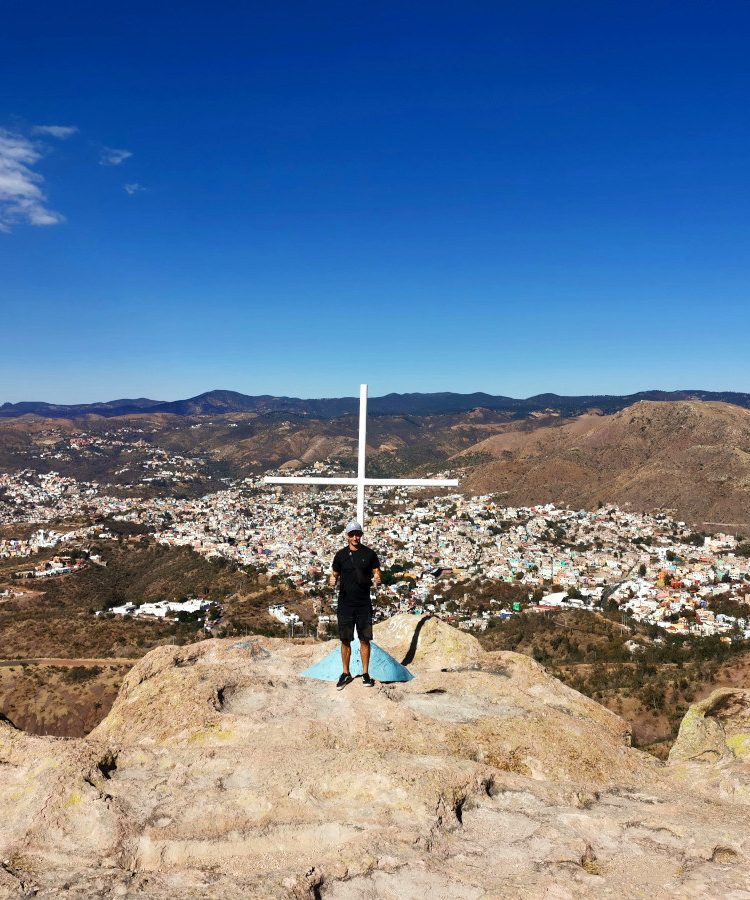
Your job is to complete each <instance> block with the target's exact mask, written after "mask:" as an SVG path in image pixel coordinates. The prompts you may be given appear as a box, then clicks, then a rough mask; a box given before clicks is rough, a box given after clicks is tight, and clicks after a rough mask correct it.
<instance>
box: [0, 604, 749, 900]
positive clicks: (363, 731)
mask: <svg viewBox="0 0 750 900" xmlns="http://www.w3.org/2000/svg"><path fill="white" fill-rule="evenodd" d="M417 628H419V632H418V633H417V635H416V639H415V637H414V635H415V631H416V629H417ZM375 640H376V641H377V643H378V644H379V645H380V646H382V647H383V648H384V649H386V650H387V651H388V652H389V653H391V655H393V656H394V657H395V658H396V659H397V660H399V662H404V661H406V660H408V662H405V664H407V665H408V666H409V669H410V671H411V672H412V673H413V674H414V675H415V676H416V677H415V678H414V680H412V681H410V682H406V683H402V684H379V685H377V686H376V687H375V688H370V689H368V688H365V687H364V686H363V685H362V684H361V681H360V680H359V679H356V680H355V681H354V683H353V684H351V685H349V686H348V687H347V688H346V689H345V690H343V691H340V692H339V691H336V689H335V687H334V686H333V685H332V684H330V683H328V682H321V681H314V680H309V679H303V678H300V677H299V673H300V672H302V671H303V670H305V669H306V668H308V667H309V666H310V665H312V664H314V663H315V662H317V661H318V660H320V659H322V658H323V657H324V656H325V655H326V654H327V653H329V652H330V651H331V649H332V647H333V646H335V645H331V644H316V643H299V644H292V643H289V642H285V641H282V640H278V639H270V638H248V639H245V640H236V639H234V640H232V639H229V640H221V641H216V640H212V641H205V642H202V643H200V644H195V645H192V646H189V647H181V648H177V647H162V648H159V649H157V650H154V651H153V652H151V653H149V654H148V655H147V656H146V657H145V658H144V659H143V660H142V661H141V662H140V663H139V664H138V665H137V666H135V667H134V668H133V670H132V671H131V672H130V674H129V675H128V677H127V678H126V680H125V682H124V684H123V686H122V689H121V691H120V695H119V697H118V699H117V702H116V703H115V705H114V707H113V708H112V710H111V712H110V713H109V715H108V716H107V718H106V719H105V720H104V721H103V722H102V723H101V724H100V725H99V726H98V727H97V728H96V729H95V730H94V731H93V732H92V733H91V734H90V735H89V736H88V737H86V738H82V739H79V740H63V739H53V738H41V737H31V736H28V735H25V734H23V733H22V732H19V731H17V730H15V729H14V728H13V727H12V725H10V724H8V723H7V722H0V809H2V810H3V821H2V825H0V862H1V865H0V896H1V897H24V896H29V895H30V894H31V893H32V892H36V893H35V896H37V897H59V896H67V897H87V898H89V897H98V896H101V897H133V898H135V897H139V898H140V897H156V898H183V897H184V898H187V897H191V898H192V897H197V896H200V897H217V898H218V897H222V898H227V897H229V898H234V897H243V898H244V897H285V896H286V897H298V898H302V897H324V898H329V897H330V898H363V900H364V898H373V897H377V898H381V897H382V898H394V900H395V898H398V900H403V898H423V897H426V896H430V897H432V898H464V897H466V898H480V897H482V898H483V897H506V896H508V897H539V896H548V897H556V898H558V897H559V898H565V897H570V898H573V897H579V896H590V897H601V896H606V895H608V894H609V895H613V896H614V895H617V896H632V895H635V896H642V895H645V894H649V895H653V896H719V895H732V892H734V895H735V896H742V895H743V894H742V892H743V891H748V890H750V881H749V879H748V875H747V872H748V865H747V863H748V856H749V855H750V838H749V837H748V829H747V827H746V822H747V814H748V809H747V807H746V806H745V805H744V798H745V794H744V793H743V791H742V790H740V789H738V788H737V785H741V783H742V778H743V777H744V773H746V762H745V761H743V759H742V758H741V756H740V755H739V754H736V753H734V752H733V751H731V745H732V740H731V738H732V735H730V736H729V737H730V740H729V741H728V743H729V745H730V752H731V756H730V755H726V756H725V755H721V754H720V756H719V757H717V758H716V759H715V760H711V759H703V760H702V761H700V762H694V761H691V760H685V761H680V760H676V759H675V760H674V761H673V763H672V764H670V765H668V766H665V765H663V764H662V763H659V762H658V761H657V760H655V759H653V758H652V757H650V756H647V755H645V754H643V753H640V752H639V751H637V750H634V749H632V748H631V747H630V745H629V733H628V728H627V725H626V724H625V723H624V722H623V721H622V720H621V719H619V718H618V717H617V716H615V715H614V714H612V713H611V712H609V711H607V710H606V709H604V708H603V707H601V706H599V705H598V704H596V703H594V702H593V701H591V700H589V699H587V698H585V697H583V696H581V695H580V694H578V693H576V692H575V691H573V690H571V689H570V688H568V687H566V686H565V685H563V684H562V683H560V682H559V681H557V680H556V679H554V678H552V677H550V676H549V675H548V674H547V673H546V672H545V670H544V669H543V668H542V667H541V666H539V665H538V664H537V663H535V662H534V661H533V660H531V659H529V658H528V657H525V656H522V655H519V654H514V653H483V652H482V650H481V647H480V646H479V644H478V642H477V641H476V640H475V639H474V638H473V637H471V636H470V635H466V634H463V633H461V632H458V631H456V630H455V629H452V628H450V627H449V626H447V625H445V624H444V623H442V622H440V621H439V620H437V619H428V620H425V621H424V622H422V621H421V620H418V619H416V618H415V617H413V616H396V617H394V618H393V619H391V620H388V621H387V622H385V623H382V624H381V625H378V626H377V627H376V634H375ZM723 727H724V728H725V733H726V732H727V727H726V726H723ZM729 730H731V729H729ZM738 733H739V732H738ZM732 734H734V731H733V732H732ZM725 743H727V742H726V741H725ZM735 743H736V741H735ZM707 792H709V793H710V794H711V798H712V802H710V803H707V802H706V797H707Z"/></svg>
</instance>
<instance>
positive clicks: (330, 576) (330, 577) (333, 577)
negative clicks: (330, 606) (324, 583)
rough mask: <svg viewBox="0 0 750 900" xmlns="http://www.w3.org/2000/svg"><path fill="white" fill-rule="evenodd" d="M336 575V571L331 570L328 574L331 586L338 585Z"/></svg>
mask: <svg viewBox="0 0 750 900" xmlns="http://www.w3.org/2000/svg"><path fill="white" fill-rule="evenodd" d="M336 577H337V576H336V573H335V572H331V574H330V575H329V576H328V586H329V587H336Z"/></svg>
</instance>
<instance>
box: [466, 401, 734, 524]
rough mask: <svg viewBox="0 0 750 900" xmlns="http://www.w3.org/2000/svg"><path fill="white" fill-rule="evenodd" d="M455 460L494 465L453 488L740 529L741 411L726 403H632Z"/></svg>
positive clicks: (492, 442)
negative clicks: (669, 515)
mask: <svg viewBox="0 0 750 900" xmlns="http://www.w3.org/2000/svg"><path fill="white" fill-rule="evenodd" d="M465 453H466V454H470V455H471V456H473V457H477V455H479V458H480V459H484V460H486V457H487V456H488V455H489V456H491V457H494V459H492V460H490V461H484V462H482V463H481V464H480V465H479V466H477V467H475V468H474V469H473V471H472V472H471V473H470V475H469V477H468V478H467V479H466V481H465V482H464V483H463V485H462V487H463V488H464V489H466V490H468V491H471V492H473V493H483V492H485V491H503V492H504V494H505V496H506V498H507V502H508V503H510V504H519V505H520V504H524V505H525V504H528V503H538V502H546V501H553V502H558V503H559V502H563V503H568V504H570V505H572V506H578V507H581V506H588V507H594V506H595V505H596V504H597V502H598V501H604V502H608V501H609V502H615V503H618V504H620V505H623V504H625V505H628V504H629V505H630V506H631V507H632V508H633V509H634V510H650V509H655V508H662V509H670V510H673V511H674V513H675V514H676V515H677V516H678V517H681V518H684V519H686V520H687V521H691V522H694V523H696V524H700V523H701V522H727V523H736V524H739V525H741V526H747V527H746V528H745V533H746V534H747V533H748V532H750V411H748V410H747V409H741V408H738V407H737V406H732V405H730V404H728V403H711V402H698V401H695V400H692V401H677V402H672V403H663V402H653V401H640V402H639V403H636V404H633V405H632V406H629V407H627V408H626V409H624V410H620V411H619V412H617V413H614V414H612V415H606V416H602V415H582V416H580V417H578V418H577V419H575V420H573V421H568V422H564V423H556V424H552V425H550V424H544V425H542V426H540V427H538V428H535V429H533V430H528V429H526V430H524V429H523V428H521V427H519V424H513V425H512V426H511V428H509V429H508V430H506V432H505V433H503V434H496V435H493V436H490V437H488V438H487V439H485V440H482V441H480V442H478V443H477V444H475V445H473V446H472V447H471V448H469V449H468V450H466V451H465ZM460 459H461V455H459V456H458V457H455V458H454V462H458V461H460ZM730 530H732V529H730ZM734 530H738V529H734ZM739 530H742V529H739Z"/></svg>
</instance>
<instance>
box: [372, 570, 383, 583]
mask: <svg viewBox="0 0 750 900" xmlns="http://www.w3.org/2000/svg"><path fill="white" fill-rule="evenodd" d="M372 583H373V584H374V585H375V587H380V585H381V584H382V583H383V579H382V577H381V575H380V569H373V572H372Z"/></svg>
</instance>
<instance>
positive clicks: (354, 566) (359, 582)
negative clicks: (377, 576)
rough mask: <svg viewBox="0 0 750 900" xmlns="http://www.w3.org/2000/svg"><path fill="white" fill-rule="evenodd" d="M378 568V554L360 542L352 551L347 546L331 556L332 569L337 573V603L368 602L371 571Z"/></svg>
mask: <svg viewBox="0 0 750 900" xmlns="http://www.w3.org/2000/svg"><path fill="white" fill-rule="evenodd" d="M379 568H380V560H379V559H378V554H377V553H376V552H375V551H374V550H371V549H370V548H369V547H365V546H364V544H360V547H359V549H358V550H355V551H354V552H353V553H352V551H351V550H350V549H349V548H348V547H344V548H343V549H342V550H339V552H338V553H337V554H336V555H335V556H334V557H333V571H334V572H336V573H337V574H338V575H339V578H340V580H339V603H354V604H357V605H359V604H369V603H370V587H371V586H372V573H373V570H374V569H379Z"/></svg>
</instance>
